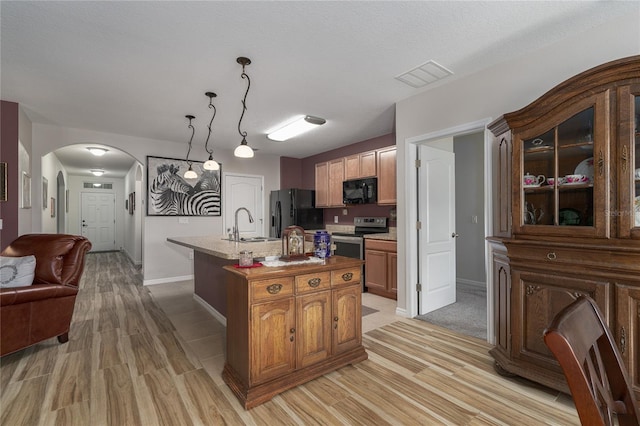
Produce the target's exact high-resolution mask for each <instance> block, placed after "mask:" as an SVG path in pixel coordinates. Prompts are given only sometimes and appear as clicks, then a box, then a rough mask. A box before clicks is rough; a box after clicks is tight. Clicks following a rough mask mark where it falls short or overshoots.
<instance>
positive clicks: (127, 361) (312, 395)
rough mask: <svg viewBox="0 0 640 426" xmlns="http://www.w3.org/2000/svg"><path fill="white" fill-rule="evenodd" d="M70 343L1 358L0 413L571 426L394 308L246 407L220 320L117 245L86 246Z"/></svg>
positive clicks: (460, 342)
mask: <svg viewBox="0 0 640 426" xmlns="http://www.w3.org/2000/svg"><path fill="white" fill-rule="evenodd" d="M81 288H82V289H81V291H80V294H79V296H78V300H77V302H76V310H75V313H74V320H73V324H72V328H71V334H70V341H69V342H68V343H67V344H63V345H61V344H59V343H58V342H57V340H56V339H50V340H47V341H46V342H42V343H40V344H38V345H35V346H33V347H31V348H28V349H26V350H23V351H20V352H18V353H15V354H12V355H8V356H5V357H3V358H1V359H0V364H1V366H0V386H1V387H0V389H1V392H2V394H1V396H0V410H1V414H0V424H1V425H12V426H13V425H83V426H84V425H145V426H146V425H190V424H196V425H200V424H201V425H221V424H230V425H243V424H247V425H312V424H317V425H334V424H336V425H343V424H358V425H431V424H451V425H490V424H497V425H501V424H502V425H522V424H526V425H537V424H553V425H571V424H576V425H577V424H579V420H578V417H577V414H576V412H575V409H574V408H573V405H572V403H571V400H570V398H569V397H567V396H566V395H562V394H558V392H556V391H552V390H549V389H547V388H544V387H541V386H538V385H535V384H532V383H530V382H526V381H524V380H518V379H506V378H503V377H501V376H498V375H497V374H496V373H495V372H494V370H493V367H492V358H491V357H490V356H489V355H488V353H487V351H488V349H489V348H490V346H489V345H488V344H487V343H485V342H483V341H481V340H478V339H475V338H471V337H465V336H462V335H459V334H455V333H453V332H450V331H448V330H445V329H442V328H439V327H437V326H433V325H430V324H428V323H425V322H423V321H418V320H413V319H403V318H399V317H395V316H394V315H393V303H392V302H390V301H388V300H386V299H380V298H376V297H371V295H367V294H365V295H364V301H365V304H366V305H367V306H370V307H373V308H375V309H379V311H380V312H376V313H373V314H370V315H367V316H365V317H364V318H363V330H365V331H366V333H365V335H364V344H365V347H366V348H367V352H368V353H369V359H368V360H366V361H363V362H361V363H359V364H356V365H353V366H348V367H345V368H342V369H340V370H338V371H335V372H333V373H331V374H328V375H326V376H323V377H321V378H318V379H316V380H313V381H311V382H309V383H307V384H305V385H303V386H299V387H297V388H295V389H292V390H290V391H287V392H285V393H283V394H281V395H279V396H277V397H275V398H274V399H273V400H271V401H269V402H267V403H265V404H263V405H261V406H259V407H256V408H254V409H252V410H250V411H245V410H244V409H242V408H241V406H240V404H239V403H238V401H237V400H236V399H235V396H233V394H232V393H231V391H230V390H229V388H228V387H227V386H226V385H225V384H224V383H223V382H222V380H221V378H220V372H221V371H222V365H223V363H224V341H225V330H224V327H223V326H222V325H220V324H219V323H218V322H217V321H216V320H215V319H213V318H212V317H211V316H210V314H209V313H208V312H207V311H206V310H205V309H204V308H202V306H200V305H199V304H198V303H197V302H195V301H194V300H193V297H192V284H191V283H189V282H184V283H171V284H163V285H159V286H151V292H150V291H149V288H146V287H143V286H142V285H141V284H140V279H139V276H138V275H137V273H136V270H135V269H134V268H133V267H131V266H130V264H129V263H128V262H127V261H126V260H125V258H124V256H122V255H121V254H119V253H98V254H89V255H88V258H87V268H86V271H85V275H84V277H83V280H82V286H81Z"/></svg>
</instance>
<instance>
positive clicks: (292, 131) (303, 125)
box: [267, 115, 327, 142]
mask: <svg viewBox="0 0 640 426" xmlns="http://www.w3.org/2000/svg"><path fill="white" fill-rule="evenodd" d="M326 122H327V120H325V119H324V118H320V117H313V116H311V115H305V116H304V117H300V118H298V119H297V120H295V121H293V122H291V123H289V124H287V125H286V126H284V127H282V128H281V129H278V130H276V131H275V132H272V133H269V134H268V135H267V137H268V138H269V139H271V140H273V141H278V142H282V141H286V140H287V139H291V138H293V137H295V136H298V135H300V134H302V133H304V132H307V131H309V130H311V129H313V128H314V127H316V126H320V125H322V124H324V123H326Z"/></svg>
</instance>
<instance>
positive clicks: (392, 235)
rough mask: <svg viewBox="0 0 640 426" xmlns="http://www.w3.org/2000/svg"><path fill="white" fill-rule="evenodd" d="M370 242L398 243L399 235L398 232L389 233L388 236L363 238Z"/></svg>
mask: <svg viewBox="0 0 640 426" xmlns="http://www.w3.org/2000/svg"><path fill="white" fill-rule="evenodd" d="M363 237H364V238H365V239H368V240H386V241H397V240H398V234H397V233H396V232H389V233H387V234H367V235H364V236H363Z"/></svg>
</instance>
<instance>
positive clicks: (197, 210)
mask: <svg viewBox="0 0 640 426" xmlns="http://www.w3.org/2000/svg"><path fill="white" fill-rule="evenodd" d="M192 166H193V168H194V170H196V173H197V174H198V179H197V180H196V181H195V182H194V183H193V184H191V183H189V182H188V181H187V180H186V179H184V178H183V177H182V176H181V173H180V170H181V169H182V170H185V169H186V162H185V161H181V160H172V159H167V158H158V157H147V167H148V168H147V173H148V182H149V191H148V194H149V197H148V200H149V201H148V214H149V215H157V216H220V215H221V196H220V170H215V171H211V170H204V169H202V166H201V163H200V164H197V163H196V162H193V164H192ZM153 171H155V172H156V174H155V177H153V176H151V175H150V174H151V173H152V172H153Z"/></svg>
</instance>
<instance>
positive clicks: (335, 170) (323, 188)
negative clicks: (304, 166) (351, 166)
mask: <svg viewBox="0 0 640 426" xmlns="http://www.w3.org/2000/svg"><path fill="white" fill-rule="evenodd" d="M343 181H344V158H337V159H335V160H331V161H327V162H323V163H317V164H316V185H315V186H316V207H342V206H343V205H344V204H343V203H342V182H343Z"/></svg>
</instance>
